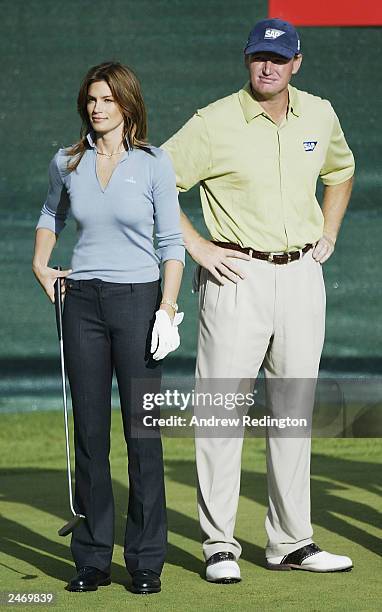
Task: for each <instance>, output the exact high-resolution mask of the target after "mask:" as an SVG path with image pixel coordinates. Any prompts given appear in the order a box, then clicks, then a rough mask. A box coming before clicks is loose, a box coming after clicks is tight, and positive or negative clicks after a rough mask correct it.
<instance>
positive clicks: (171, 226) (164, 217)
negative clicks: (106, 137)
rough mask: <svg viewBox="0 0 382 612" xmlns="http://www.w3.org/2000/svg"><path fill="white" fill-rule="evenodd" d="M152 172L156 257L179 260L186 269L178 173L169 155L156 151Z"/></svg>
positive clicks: (162, 259) (163, 260) (165, 259)
mask: <svg viewBox="0 0 382 612" xmlns="http://www.w3.org/2000/svg"><path fill="white" fill-rule="evenodd" d="M153 161H154V171H153V186H152V192H153V203H154V223H155V237H156V239H157V243H158V248H157V254H158V256H159V258H160V260H161V262H162V263H163V262H165V261H167V260H168V259H176V260H178V261H181V262H182V263H183V265H184V259H185V248H184V241H183V236H182V230H181V226H180V209H179V202H178V194H177V189H176V180H175V173H174V169H173V167H172V164H171V161H170V158H169V156H168V155H167V153H165V152H164V151H162V150H160V149H157V150H156V153H155V158H154V160H153Z"/></svg>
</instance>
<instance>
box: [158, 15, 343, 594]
mask: <svg viewBox="0 0 382 612" xmlns="http://www.w3.org/2000/svg"><path fill="white" fill-rule="evenodd" d="M244 53H245V65H246V67H247V69H248V72H249V83H247V84H246V85H245V86H244V87H243V89H241V90H240V91H239V92H237V93H234V94H232V95H230V96H228V97H226V98H223V99H221V100H218V101H216V102H214V103H213V104H210V105H209V106H207V107H206V108H203V109H202V110H199V111H198V112H197V113H196V114H195V115H194V116H193V117H192V118H191V119H190V120H189V121H188V122H187V123H186V124H185V125H184V126H183V128H182V129H181V130H179V132H177V133H176V134H175V135H174V136H173V137H172V138H170V140H168V141H167V142H166V143H165V145H164V148H165V149H166V150H167V151H168V153H169V154H170V156H171V158H172V161H173V164H174V167H175V170H176V174H177V184H178V189H179V191H181V192H182V191H187V190H188V189H190V188H191V187H192V186H193V185H195V184H196V183H198V182H200V194H201V202H202V207H203V213H204V219H205V222H206V225H207V228H208V230H209V232H210V234H211V238H212V241H208V240H205V239H204V238H202V237H201V236H200V235H199V234H198V233H197V232H196V230H195V229H194V228H193V226H192V225H191V223H190V221H189V220H188V219H187V217H186V215H184V214H182V229H183V234H184V239H185V243H186V247H187V249H188V252H189V253H190V255H191V257H193V259H194V260H195V261H196V262H197V263H198V264H199V265H200V266H201V267H202V271H201V277H200V284H201V297H200V326H199V342H198V355H197V365H196V377H197V380H206V379H208V380H214V381H216V380H218V379H224V380H228V381H230V380H235V379H236V380H238V381H241V382H242V381H243V380H245V379H248V380H250V379H254V378H256V376H257V373H258V370H259V368H260V366H261V365H262V364H263V366H264V371H265V377H266V382H267V384H268V385H269V384H270V383H271V382H272V381H277V380H281V381H288V380H289V381H290V380H292V381H297V382H298V383H299V384H300V387H301V388H304V384H305V383H306V381H312V380H313V381H314V384H315V380H316V378H317V374H318V367H319V361H320V356H321V352H322V346H323V340H324V326H325V287H324V283H323V277H322V269H321V266H322V264H323V263H324V262H325V261H327V259H328V258H329V257H330V256H331V255H332V253H333V251H334V247H335V243H336V239H337V235H338V231H339V228H340V225H341V221H342V218H343V215H344V213H345V210H346V207H347V205H348V202H349V198H350V193H351V186H352V176H353V173H354V160H353V156H352V153H351V151H350V149H349V147H348V145H347V143H346V141H345V138H344V135H343V132H342V130H341V127H340V124H339V121H338V119H337V116H336V115H335V113H334V111H333V108H332V107H331V105H330V103H329V102H328V101H326V100H322V99H321V98H318V97H316V96H313V95H310V94H308V93H306V92H303V91H299V90H298V89H296V88H294V87H292V86H290V85H289V82H290V80H291V77H292V75H293V74H296V73H297V72H298V70H299V68H300V66H301V62H302V55H301V51H300V41H299V37H298V34H297V32H296V30H295V28H294V27H293V25H291V24H290V23H288V22H285V21H281V20H279V19H267V20H263V21H260V22H259V23H257V24H256V25H255V27H254V28H253V30H252V31H251V32H250V35H249V39H248V42H247V45H246V47H245V51H244ZM319 176H320V178H321V180H322V181H323V183H324V186H325V188H324V197H323V202H322V208H321V207H320V206H319V204H318V202H317V200H316V198H315V190H316V182H317V179H318V177H319ZM240 384H241V383H238V388H239V385H240ZM305 386H306V385H305ZM300 387H299V388H300ZM294 389H295V390H296V387H295V388H294ZM311 390H312V387H311V388H310V391H311ZM313 390H314V389H313ZM272 393H273V395H272ZM300 395H301V397H298V396H299V391H297V392H295V391H294V392H293V393H292V396H291V398H289V401H287V399H285V398H286V396H285V394H283V393H281V394H280V393H277V388H276V391H275V392H274V389H272V388H271V393H270V398H271V399H270V405H271V408H272V411H273V414H278V415H281V414H282V415H283V416H287V414H285V412H287V413H288V414H289V413H293V410H295V408H296V406H295V404H296V405H297V404H298V403H299V402H300V403H302V404H304V405H303V406H302V409H303V411H304V410H305V413H306V414H308V415H310V414H311V411H312V408H313V403H314V402H313V398H314V393H309V391H308V393H304V392H303V393H301V394H300ZM307 398H308V399H307ZM307 402H308V404H309V406H308V405H307ZM300 408H301V406H300ZM241 449H242V436H239V437H237V436H234V435H232V436H231V437H228V438H227V437H225V438H216V437H213V436H210V437H201V436H200V437H199V436H197V438H196V463H197V471H198V510H199V518H200V524H201V528H202V532H203V537H204V541H203V551H204V556H205V559H206V578H207V580H208V581H211V582H237V581H239V580H240V569H239V566H238V563H237V560H238V558H239V556H240V553H241V547H240V545H239V543H238V542H237V540H236V539H235V538H234V534H233V531H234V525H235V518H236V511H237V504H238V498H239V486H240V469H241V465H240V463H241ZM267 478H268V496H269V508H268V513H267V517H266V522H265V527H266V531H267V535H268V542H267V547H266V551H265V554H266V560H267V567H268V568H269V569H276V570H278V569H279V570H284V569H285V570H289V569H292V568H295V569H302V570H310V571H316V572H332V571H345V570H349V569H351V568H352V561H351V559H349V558H348V557H345V556H340V555H333V554H330V553H328V552H326V551H321V549H320V548H319V547H318V546H317V545H316V544H315V543H314V542H313V540H312V536H313V531H312V526H311V522H310V435H305V436H300V437H285V436H284V437H282V436H277V435H270V434H269V432H268V436H267Z"/></svg>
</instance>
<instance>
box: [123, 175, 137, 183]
mask: <svg viewBox="0 0 382 612" xmlns="http://www.w3.org/2000/svg"><path fill="white" fill-rule="evenodd" d="M136 182H137V181H136V180H135V179H134V177H133V176H128V177H127V178H125V183H134V185H135V184H136Z"/></svg>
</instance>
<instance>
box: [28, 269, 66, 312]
mask: <svg viewBox="0 0 382 612" xmlns="http://www.w3.org/2000/svg"><path fill="white" fill-rule="evenodd" d="M32 269H33V273H34V275H35V277H36V278H37V280H38V282H39V283H40V285H41V287H42V288H43V289H44V291H45V293H46V294H47V296H48V298H49V299H50V301H51V302H52V303H53V304H54V283H55V282H56V279H57V278H60V279H61V294H62V296H64V295H65V283H64V279H65V277H66V276H68V275H69V274H70V273H71V272H72V271H73V270H55V269H54V268H49V266H43V265H41V264H35V263H33V266H32Z"/></svg>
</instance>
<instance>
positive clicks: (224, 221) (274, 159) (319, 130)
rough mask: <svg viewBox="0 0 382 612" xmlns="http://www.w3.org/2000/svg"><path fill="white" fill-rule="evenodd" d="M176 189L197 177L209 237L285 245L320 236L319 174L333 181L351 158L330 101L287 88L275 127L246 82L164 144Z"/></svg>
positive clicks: (349, 171) (267, 247)
mask: <svg viewBox="0 0 382 612" xmlns="http://www.w3.org/2000/svg"><path fill="white" fill-rule="evenodd" d="M163 148H164V149H165V150H166V151H167V152H168V153H169V155H170V156H171V159H172V161H173V164H174V168H175V172H176V176H177V185H178V189H179V191H187V190H188V189H190V188H191V187H193V186H194V185H195V184H196V183H200V197H201V202H202V207H203V214H204V219H205V223H206V225H207V228H208V230H209V232H210V234H211V238H212V239H213V240H220V241H227V242H235V243H237V244H240V245H241V246H251V247H253V248H254V249H257V250H259V251H274V252H277V251H289V250H295V249H298V248H301V247H302V246H304V245H305V244H306V243H307V242H315V241H316V240H318V239H319V238H320V237H321V236H322V232H323V222H324V219H323V214H322V211H321V207H320V205H319V204H318V202H317V199H316V195H315V192H316V183H317V179H318V177H319V176H320V177H321V180H322V181H323V183H324V184H325V185H337V184H338V183H342V182H344V181H346V180H348V179H349V178H350V177H351V176H352V175H353V173H354V158H353V154H352V152H351V151H350V149H349V147H348V145H347V143H346V140H345V137H344V134H343V132H342V129H341V126H340V123H339V121H338V118H337V116H336V114H335V112H334V110H333V108H332V106H331V105H330V103H329V102H328V101H327V100H323V99H321V98H319V97H317V96H313V95H311V94H309V93H306V92H304V91H300V90H298V89H296V88H295V87H292V86H289V106H288V112H287V115H286V118H285V119H284V121H283V122H282V124H281V125H279V126H278V125H276V123H274V122H273V120H272V119H271V118H270V116H269V115H268V114H267V113H266V112H265V111H264V109H263V108H262V106H261V105H260V104H259V103H258V102H257V101H256V100H255V99H254V98H253V96H252V95H251V90H250V86H249V83H247V84H246V85H245V86H244V88H243V89H241V90H240V91H238V92H236V93H234V94H232V95H230V96H227V97H226V98H223V99H221V100H217V101H216V102H214V103H212V104H210V105H209V106H207V107H205V108H202V109H201V110H198V111H197V113H196V114H195V115H194V116H193V117H192V118H191V119H190V120H189V121H188V122H187V123H186V124H185V125H184V126H183V127H182V128H181V129H180V130H179V131H178V132H177V133H176V134H175V135H174V136H172V137H171V138H170V139H169V140H168V141H167V142H166V143H165V144H164V145H163Z"/></svg>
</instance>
